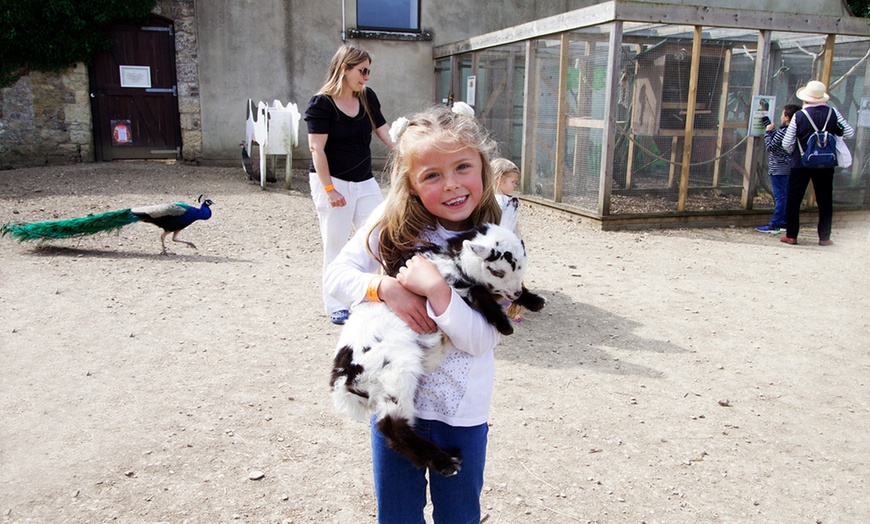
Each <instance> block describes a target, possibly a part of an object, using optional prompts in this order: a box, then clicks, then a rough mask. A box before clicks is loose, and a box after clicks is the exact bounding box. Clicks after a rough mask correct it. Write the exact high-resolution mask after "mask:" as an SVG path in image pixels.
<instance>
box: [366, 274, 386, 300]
mask: <svg viewBox="0 0 870 524" xmlns="http://www.w3.org/2000/svg"><path fill="white" fill-rule="evenodd" d="M383 279H384V277H382V276H380V275H378V276H376V277H373V278H372V279H371V280H370V281H369V286H368V287H367V288H366V298H367V299H369V300H370V301H372V302H380V301H381V299H380V297H378V288H379V287H381V280H383Z"/></svg>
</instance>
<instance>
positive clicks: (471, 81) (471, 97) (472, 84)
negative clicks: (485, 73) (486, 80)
mask: <svg viewBox="0 0 870 524" xmlns="http://www.w3.org/2000/svg"><path fill="white" fill-rule="evenodd" d="M465 85H466V86H467V88H468V89H467V91H468V92H467V93H466V94H465V103H467V104H468V105H470V106H472V107H473V106H474V104H475V102H476V98H477V97H476V96H475V95H476V94H477V76H475V75H471V76H469V77H468V79H467V80H466V84H465Z"/></svg>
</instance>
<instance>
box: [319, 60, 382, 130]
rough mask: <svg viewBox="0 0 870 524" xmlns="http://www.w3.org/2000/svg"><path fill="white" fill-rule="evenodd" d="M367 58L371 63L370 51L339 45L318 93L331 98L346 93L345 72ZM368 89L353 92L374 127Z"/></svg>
mask: <svg viewBox="0 0 870 524" xmlns="http://www.w3.org/2000/svg"><path fill="white" fill-rule="evenodd" d="M366 60H368V61H369V63H371V61H372V56H371V55H370V54H369V53H368V51H365V50H364V49H362V48H359V47H356V46H352V45H350V44H345V45H343V46H341V47H339V48H338V50H337V51H336V52H335V54H334V55H332V60H330V61H329V70H328V71H327V73H326V83H325V84H323V87H321V88H320V90H319V91H318V92H317V94H318V95H327V96H329V97H330V98H333V97H336V96H341V95H342V94H344V93H343V91H344V74H345V73H346V72H347V71H350V70H351V69H353V68H354V67H356V66H358V65H359V64H361V63H363V62H365V61H366ZM367 89H368V88H367V87H363V88H362V89H361V90H360V91H359V92H356V91H354V92H352V93H351V94H352V95H353V96H355V97H357V98H359V101H360V104H362V108H363V110H364V111H365V113H366V115H367V116H368V117H369V120H370V121H371V123H372V129H374V128H375V122H374V118H372V115H371V112H370V111H369V100H368V97H367V96H366V91H367Z"/></svg>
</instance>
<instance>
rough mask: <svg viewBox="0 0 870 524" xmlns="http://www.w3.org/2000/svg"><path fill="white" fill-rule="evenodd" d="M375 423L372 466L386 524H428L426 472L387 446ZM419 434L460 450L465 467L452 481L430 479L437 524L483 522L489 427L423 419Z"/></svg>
mask: <svg viewBox="0 0 870 524" xmlns="http://www.w3.org/2000/svg"><path fill="white" fill-rule="evenodd" d="M376 424H377V421H376V419H375V417H372V419H371V435H372V466H373V468H374V476H375V495H376V496H377V499H378V522H379V523H380V524H424V523H425V520H424V519H423V508H424V507H425V506H426V487H427V481H426V470H425V469H417V468H416V467H414V465H413V464H411V462H410V461H409V460H408V459H407V458H405V457H404V456H402V455H400V454H398V453H396V452H395V451H393V450H392V449H390V448H389V447H388V446H387V442H386V439H385V438H384V436H383V435H382V434H381V432H380V431H378V429H377V425H376ZM414 431H416V432H417V434H418V435H421V436H423V437H425V438H427V439H429V440H431V441H432V442H434V443H436V444H438V445H439V446H441V447H443V448H445V449H450V448H458V449H459V450H460V453H461V456H462V467H461V469H460V471H459V473H458V474H456V475H453V476H452V477H442V476H441V475H439V474H437V473H431V474H430V475H429V484H430V485H429V493H430V494H431V496H432V508H433V511H432V517H433V519H434V520H435V523H436V524H478V523H479V522H480V493H481V491H482V490H483V468H484V463H485V462H486V441H487V433H488V432H489V426H488V425H487V424H481V425H479V426H472V427H468V428H463V427H455V426H450V425H447V424H444V423H443V422H438V421H434V420H418V421H417V423H416V424H415V426H414Z"/></svg>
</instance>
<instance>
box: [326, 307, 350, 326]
mask: <svg viewBox="0 0 870 524" xmlns="http://www.w3.org/2000/svg"><path fill="white" fill-rule="evenodd" d="M349 316H350V312H349V311H348V310H346V309H340V310H338V311H333V313H332V314H331V315H329V321H330V322H332V323H333V324H338V325H339V326H340V325H342V324H344V323H345V322H347V318H348V317H349Z"/></svg>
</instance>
